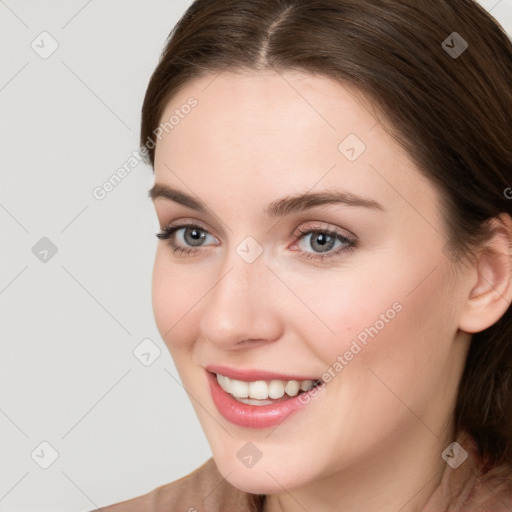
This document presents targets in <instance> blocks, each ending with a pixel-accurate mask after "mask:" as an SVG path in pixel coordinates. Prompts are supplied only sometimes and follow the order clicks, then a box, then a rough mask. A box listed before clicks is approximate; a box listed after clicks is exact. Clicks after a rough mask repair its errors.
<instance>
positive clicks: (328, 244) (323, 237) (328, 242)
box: [311, 233, 336, 252]
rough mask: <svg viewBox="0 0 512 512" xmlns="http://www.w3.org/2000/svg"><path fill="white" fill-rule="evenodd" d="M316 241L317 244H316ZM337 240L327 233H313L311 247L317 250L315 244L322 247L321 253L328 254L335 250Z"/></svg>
mask: <svg viewBox="0 0 512 512" xmlns="http://www.w3.org/2000/svg"><path fill="white" fill-rule="evenodd" d="M315 239H316V242H315ZM335 241H336V240H335V239H334V238H333V237H332V236H330V235H328V234H326V233H313V237H312V243H311V247H313V249H315V250H316V248H315V243H318V244H319V246H320V252H326V251H329V250H330V249H332V248H333V246H334V243H335Z"/></svg>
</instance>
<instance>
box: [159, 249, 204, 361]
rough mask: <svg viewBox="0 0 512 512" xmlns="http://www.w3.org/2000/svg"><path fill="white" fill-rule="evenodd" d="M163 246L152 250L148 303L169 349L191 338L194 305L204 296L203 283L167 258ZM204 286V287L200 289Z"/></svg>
mask: <svg viewBox="0 0 512 512" xmlns="http://www.w3.org/2000/svg"><path fill="white" fill-rule="evenodd" d="M170 250H171V249H167V248H166V247H159V248H158V249H157V252H156V257H155V263H154V266H153V278H152V287H151V295H152V303H153V313H154V317H155V321H156V325H157V327H158V330H159V332H160V335H161V337H162V339H163V341H164V342H165V344H166V345H167V347H168V348H169V350H170V351H171V353H173V351H174V350H175V349H179V348H180V347H181V348H186V347H188V346H189V345H190V344H191V343H193V340H194V330H193V327H192V326H193V325H196V327H197V325H198V319H197V318H196V315H195V309H194V306H195V305H196V304H197V303H198V302H199V301H200V299H201V297H203V296H204V295H205V293H206V292H207V290H208V288H207V286H206V284H205V285H204V286H202V285H201V283H202V282H203V283H204V282H205V281H204V280H202V279H201V278H200V276H198V275H197V273H191V272H190V271H188V270H187V269H186V268H184V267H181V266H180V265H176V264H175V263H172V262H171V261H170V257H169V254H168V251H170ZM203 288H204V289H203Z"/></svg>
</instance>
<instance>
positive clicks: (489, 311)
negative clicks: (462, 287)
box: [459, 214, 512, 333]
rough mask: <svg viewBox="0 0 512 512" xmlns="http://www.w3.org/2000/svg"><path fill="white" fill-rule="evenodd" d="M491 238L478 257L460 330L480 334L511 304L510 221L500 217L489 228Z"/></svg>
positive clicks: (511, 260)
mask: <svg viewBox="0 0 512 512" xmlns="http://www.w3.org/2000/svg"><path fill="white" fill-rule="evenodd" d="M489 229H490V231H491V232H492V236H491V238H489V240H488V241H487V242H486V243H485V245H484V247H483V248H482V249H481V251H480V252H479V253H478V258H477V260H476V261H475V263H474V272H473V273H472V276H473V281H472V286H471V288H470V291H469V294H468V297H467V300H466V304H465V307H464V309H463V311H462V314H461V317H460V323H459V328H460V329H461V330H463V331H465V332H468V333H475V332H480V331H483V330H485V329H487V328H488V327H490V326H491V325H493V324H495V323H496V322H497V321H498V320H499V319H500V318H501V317H502V316H503V315H504V314H505V312H506V311H507V309H508V308H509V306H510V303H511V300H512V256H511V247H512V218H511V217H510V216H509V215H508V214H501V215H499V216H498V217H496V218H494V219H492V221H491V222H490V224H489Z"/></svg>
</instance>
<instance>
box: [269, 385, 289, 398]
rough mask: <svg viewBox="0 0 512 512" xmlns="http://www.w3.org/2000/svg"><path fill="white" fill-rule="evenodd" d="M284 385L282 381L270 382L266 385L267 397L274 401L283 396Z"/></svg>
mask: <svg viewBox="0 0 512 512" xmlns="http://www.w3.org/2000/svg"><path fill="white" fill-rule="evenodd" d="M284 385H285V382H283V381H282V380H272V381H270V384H269V385H268V397H269V398H273V399H274V400H276V399H278V398H281V397H282V396H284Z"/></svg>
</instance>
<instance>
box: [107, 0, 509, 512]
mask: <svg viewBox="0 0 512 512" xmlns="http://www.w3.org/2000/svg"><path fill="white" fill-rule="evenodd" d="M511 67H512V44H511V42H510V40H509V39H508V37H507V35H506V34H505V32H504V31H503V30H502V28H501V27H500V26H499V25H498V24H497V22H496V21H495V20H494V19H493V18H492V17H491V16H490V15H489V14H488V13H487V12H486V11H485V10H484V9H483V8H482V7H480V6H479V5H478V4H477V3H475V2H474V1H472V0H454V1H450V2H448V1H444V0H415V1H414V2H413V1H409V0H196V2H194V3H193V4H192V6H191V7H190V8H189V9H188V11H187V12H186V13H185V15H184V16H183V17H182V19H181V20H180V21H179V23H178V24H177V26H176V27H175V29H174V30H173V32H172V33H171V35H170V37H169V40H168V42H167V45H166V48H165V50H164V51H163V54H162V58H161V61H160V63H159V64H158V66H157V68H156V70H155V72H154V73H153V75H152V77H151V80H150V83H149V86H148V89H147V92H146V97H145V100H144V105H143V109H142V131H141V142H142V144H143V150H144V152H145V154H146V155H147V160H148V162H149V163H150V164H151V165H152V167H153V169H154V171H155V185H154V187H153V188H152V189H151V191H150V196H151V198H152V199H153V201H154V205H155V209H156V213H157V216H158V220H159V223H160V227H161V232H160V233H159V234H158V235H157V236H158V237H159V238H160V239H161V241H160V243H159V246H158V249H157V253H156V259H155V266H154V274H153V276H154V278H153V308H154V312H155V319H156V322H157V325H158V328H159V331H160V333H161V335H162V338H163V340H164V341H165V343H166V344H167V346H168V348H169V350H170V352H171V354H172V356H173V358H174V361H175V363H176V367H177V369H178V372H179V374H180V377H181V380H182V382H183V385H184V387H185V388H186V390H187V392H188V393H189V395H190V397H191V400H192V404H193V405H194V408H195V410H196V413H197V415H198V417H199V420H200V422H201V425H202V427H203V429H204V431H205V434H206V437H207V439H208V441H209V444H210V446H211V449H212V453H213V458H212V459H210V460H209V461H207V462H206V463H205V464H204V465H203V466H202V467H200V468H198V469H197V470H196V471H195V472H193V473H192V474H190V475H188V476H186V477H184V478H182V479H180V480H178V481H176V482H173V483H170V484H167V485H163V486H161V487H158V488H157V489H155V490H153V491H152V492H149V493H148V494H146V495H144V496H139V497H136V498H132V499H130V500H128V501H124V502H122V503H118V504H115V505H111V506H108V507H103V509H102V510H103V511H107V512H128V511H135V510H137V511H143V510H144V511H146V510H147V511H150V510H151V511H164V510H165V511H170V510H173V511H174V510H183V511H185V510H188V511H194V510H197V511H208V512H213V511H249V510H251V511H265V512H276V511H284V512H289V511H298V510H314V511H315V512H323V511H348V510H350V511H373V510H378V511H380V512H386V511H398V510H400V511H401V512H412V511H423V512H440V511H447V510H450V511H452V510H457V511H459V510H460V511H464V512H468V511H473V512H476V511H484V510H486V511H493V512H497V511H500V512H504V511H506V510H511V509H512V478H511V475H512V318H511V311H510V308H509V304H510V301H511V296H512V283H511V272H512V266H511V260H510V246H511V241H512V219H511V217H510V214H511V212H512V203H511V201H510V198H511V197H512V189H511V188H510V187H511V186H512V145H511V141H512V87H511V83H512V82H511Z"/></svg>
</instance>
